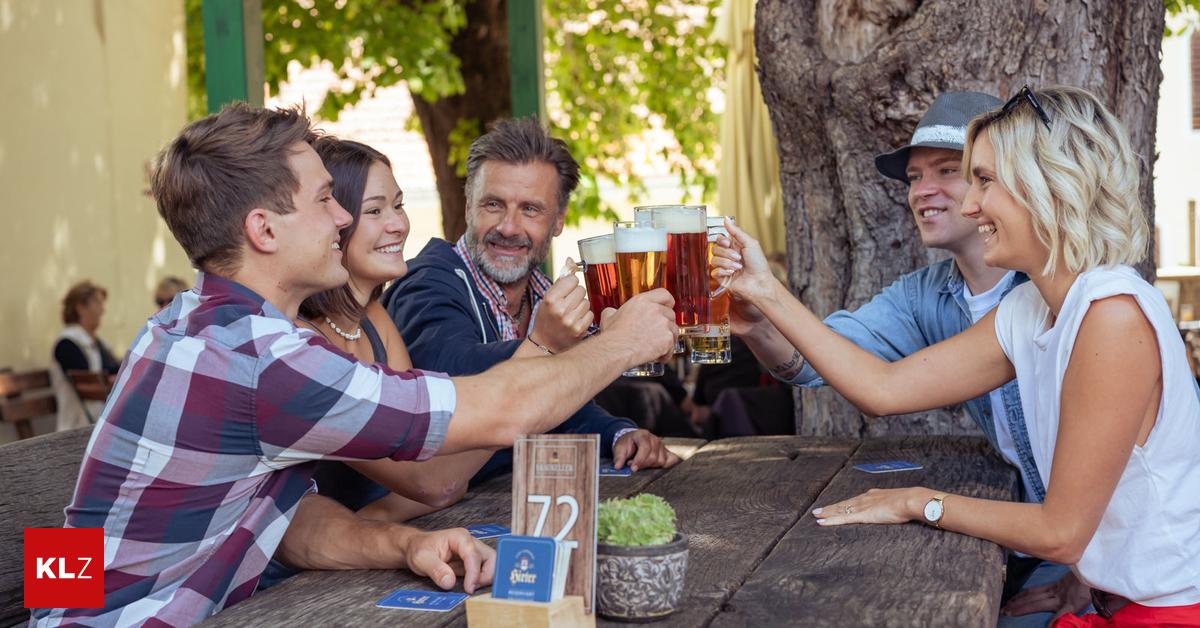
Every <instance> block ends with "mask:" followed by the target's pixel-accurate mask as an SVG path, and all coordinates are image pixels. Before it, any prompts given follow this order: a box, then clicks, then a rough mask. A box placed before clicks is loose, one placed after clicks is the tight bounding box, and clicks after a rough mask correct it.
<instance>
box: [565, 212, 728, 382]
mask: <svg viewBox="0 0 1200 628" xmlns="http://www.w3.org/2000/svg"><path fill="white" fill-rule="evenodd" d="M634 216H635V219H634V220H633V221H627V222H618V223H614V225H613V233H611V234H605V235H601V236H595V237H591V238H585V239H583V240H579V242H578V244H579V256H580V260H581V261H582V262H583V264H581V265H575V264H573V263H570V264H568V266H567V267H564V269H563V271H564V272H578V271H579V270H583V273H584V285H585V286H586V288H587V294H588V300H589V301H591V307H592V313H593V314H594V315H595V317H596V322H597V324H598V323H599V321H600V313H601V312H603V311H604V308H606V307H613V308H616V307H620V306H621V305H622V304H623V303H624V302H625V301H626V300H628V299H629V298H631V297H633V296H634V295H636V294H640V293H642V292H647V291H649V290H653V289H655V288H663V287H665V288H666V289H667V290H668V291H669V292H670V293H671V296H672V297H674V299H675V324H676V325H678V326H679V331H680V343H679V344H678V345H677V346H676V350H675V353H683V352H684V351H686V350H687V348H688V346H690V347H691V356H690V357H691V361H692V362H693V363H696V364H728V363H729V362H730V359H731V358H732V351H731V348H730V340H729V299H730V296H729V293H728V292H727V291H726V290H725V287H724V286H723V285H722V284H720V283H719V282H717V281H716V280H714V279H712V276H711V274H710V271H711V269H712V257H713V255H712V246H713V242H715V241H716V239H717V237H719V236H721V235H725V236H728V235H729V233H728V232H727V231H726V230H725V223H724V217H721V216H712V217H709V216H707V209H706V208H705V206H703V205H656V206H651V207H637V208H635V209H634ZM685 339H686V342H687V344H683V343H684V341H685ZM624 374H625V375H627V376H632V377H653V376H659V375H662V374H663V365H662V364H658V363H651V364H642V365H639V366H637V367H634V368H632V369H630V370H628V371H626V372H625V373H624Z"/></svg>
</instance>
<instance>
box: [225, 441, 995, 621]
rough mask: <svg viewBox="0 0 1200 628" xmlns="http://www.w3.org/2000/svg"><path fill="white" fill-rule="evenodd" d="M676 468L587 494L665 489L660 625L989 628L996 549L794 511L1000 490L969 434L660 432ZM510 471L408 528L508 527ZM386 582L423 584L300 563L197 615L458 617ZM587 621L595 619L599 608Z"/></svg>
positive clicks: (918, 529) (988, 459)
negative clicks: (670, 605)
mask: <svg viewBox="0 0 1200 628" xmlns="http://www.w3.org/2000/svg"><path fill="white" fill-rule="evenodd" d="M668 446H669V447H670V448H671V449H672V451H674V452H675V453H677V454H679V455H680V457H682V458H683V459H684V461H683V462H682V463H680V464H679V465H677V466H676V467H675V468H673V469H670V470H667V471H662V470H647V471H642V472H638V473H635V474H633V475H632V476H631V477H627V478H622V477H603V478H601V484H600V497H601V499H604V498H608V497H618V496H627V495H632V494H636V493H640V492H650V493H654V494H656V495H660V496H662V497H664V498H666V499H667V501H669V502H670V503H671V505H672V506H674V508H675V511H676V513H677V514H678V516H679V525H680V528H681V530H682V531H683V532H684V533H685V534H687V535H688V541H689V546H690V555H689V561H688V572H687V583H686V587H685V591H684V600H683V601H682V603H681V609H680V610H679V612H677V613H675V614H674V615H672V616H671V617H669V618H667V619H665V620H662V621H659V622H656V624H655V625H663V626H688V627H691V626H707V625H714V626H767V625H806V626H882V625H887V626H928V625H944V626H991V625H994V624H995V621H996V616H997V612H998V607H999V600H1000V591H1001V584H1002V580H1003V577H1004V553H1003V551H1002V550H1001V549H1000V548H999V547H997V546H996V545H994V544H992V543H989V542H986V541H982V540H979V539H974V538H970V537H966V536H962V535H960V534H955V533H951V532H944V531H941V530H935V529H933V528H930V527H928V526H925V525H923V524H920V523H909V524H905V525H891V526H843V527H834V528H823V527H820V526H818V525H817V524H816V521H815V520H814V519H813V517H812V516H811V515H809V514H808V512H809V511H810V510H811V509H812V508H814V507H816V506H819V505H823V504H827V503H830V502H833V501H837V500H840V499H844V498H846V497H850V496H852V495H855V494H857V493H859V492H862V491H865V490H867V489H869V488H872V487H880V488H892V487H901V486H913V485H922V486H927V487H930V488H934V489H938V490H944V491H950V492H954V493H958V494H965V495H971V496H976V497H987V498H995V499H1013V498H1014V495H1015V494H1016V481H1017V480H1016V473H1015V471H1014V470H1013V469H1012V468H1011V467H1009V466H1007V465H1005V464H1004V463H1003V462H1002V461H1001V460H1000V459H999V458H998V457H996V456H995V455H994V454H993V453H991V448H990V447H989V446H988V445H987V442H986V441H984V440H983V439H982V438H970V437H905V438H888V439H869V440H866V441H862V442H861V443H860V442H857V441H840V440H832V439H821V438H808V437H799V436H768V437H751V438H734V439H725V440H719V441H712V442H710V443H705V442H704V441H698V440H681V439H671V440H668ZM897 459H900V460H907V461H910V462H915V463H918V464H921V465H923V466H924V468H923V469H921V470H918V471H906V472H900V473H887V474H876V475H872V474H868V473H864V472H862V471H859V470H856V469H854V468H853V465H855V464H859V463H863V462H880V461H885V460H897ZM510 489H511V477H510V476H503V477H498V478H495V479H493V480H491V481H489V482H488V483H486V484H483V485H481V486H479V487H477V488H475V489H472V490H471V491H470V492H469V493H468V494H467V496H466V498H464V499H463V501H461V502H460V503H458V504H456V505H454V506H452V507H450V508H447V509H445V510H442V511H440V512H436V513H433V514H431V515H427V516H425V517H422V518H421V519H417V520H415V521H414V522H413V524H414V525H416V526H419V527H422V528H443V527H451V526H463V525H470V524H473V523H493V522H502V523H507V522H508V521H509V518H510V513H511V507H512V503H511V496H510ZM398 588H417V589H428V590H436V589H435V587H433V586H432V583H430V582H429V581H428V580H425V579H422V578H417V577H415V576H413V575H412V574H410V573H408V572H406V571H343V572H329V571H311V572H305V573H302V574H300V575H298V576H295V577H293V578H291V579H289V580H287V581H285V582H283V583H282V584H279V585H277V586H275V587H274V588H272V589H270V590H268V591H264V592H262V593H260V594H258V595H255V596H254V597H252V598H250V599H248V600H246V601H244V602H242V603H240V604H238V605H236V606H233V607H231V608H229V609H226V610H225V611H223V612H221V613H219V614H217V615H216V616H214V617H213V618H212V619H210V620H209V622H208V624H209V625H217V626H281V625H313V626H324V625H335V624H337V625H383V624H387V625H389V626H465V625H466V614H465V610H464V608H465V607H464V606H459V607H458V609H456V610H455V611H453V612H450V613H446V614H440V613H428V612H424V613H423V612H415V611H400V610H393V609H382V608H378V607H376V606H375V602H376V601H378V600H380V599H382V598H383V597H384V596H386V595H387V594H388V593H390V592H391V591H393V590H395V589H398ZM598 623H599V624H602V625H616V624H610V623H609V622H605V621H603V620H601V621H599V622H598Z"/></svg>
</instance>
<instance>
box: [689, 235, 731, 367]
mask: <svg viewBox="0 0 1200 628" xmlns="http://www.w3.org/2000/svg"><path fill="white" fill-rule="evenodd" d="M731 220H732V219H731ZM720 236H725V237H727V238H728V237H729V231H728V230H727V229H726V228H725V217H724V216H710V217H709V218H708V262H709V263H710V264H711V263H712V255H713V254H712V247H713V244H714V243H715V242H716V241H717V238H718V237H720ZM708 282H709V283H708V288H709V289H710V290H711V293H710V294H711V297H710V299H709V307H708V310H707V311H706V312H705V313H704V314H705V315H706V316H705V317H704V318H703V320H702V321H700V324H698V325H696V326H695V327H693V328H692V329H691V330H690V331H689V332H688V344H690V345H691V346H692V355H691V359H692V363H693V364H729V362H730V361H731V360H732V359H733V350H732V348H731V347H730V342H729V299H730V295H729V292H728V291H727V290H725V288H724V287H723V286H721V285H720V284H719V283H718V282H717V280H715V279H712V278H711V277H709V280H708Z"/></svg>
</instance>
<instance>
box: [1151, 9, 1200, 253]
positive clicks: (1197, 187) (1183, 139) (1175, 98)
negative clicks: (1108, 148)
mask: <svg viewBox="0 0 1200 628" xmlns="http://www.w3.org/2000/svg"><path fill="white" fill-rule="evenodd" d="M1194 32H1195V31H1194V30H1190V31H1189V32H1188V33H1185V34H1184V35H1182V36H1174V37H1167V38H1165V39H1163V45H1162V72H1163V81H1162V86H1161V88H1160V89H1159V99H1158V128H1157V131H1156V137H1157V139H1156V147H1157V152H1158V160H1157V161H1156V162H1155V164H1154V212H1155V217H1154V223H1155V226H1157V227H1158V235H1159V243H1158V247H1159V256H1160V257H1159V266H1164V267H1167V266H1182V265H1184V264H1187V262H1188V253H1189V252H1188V237H1189V233H1188V215H1187V202H1188V201H1189V200H1193V201H1196V202H1197V203H1198V204H1200V131H1196V130H1193V129H1192V113H1191V112H1192V80H1191V63H1190V59H1189V57H1190V46H1191V41H1190V40H1191V37H1200V34H1194ZM1198 211H1200V210H1198ZM1197 257H1198V258H1200V252H1198V254H1197Z"/></svg>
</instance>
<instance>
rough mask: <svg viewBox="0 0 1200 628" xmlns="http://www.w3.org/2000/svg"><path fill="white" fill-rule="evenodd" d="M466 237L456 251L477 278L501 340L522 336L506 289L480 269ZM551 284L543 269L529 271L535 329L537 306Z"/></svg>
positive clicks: (530, 316) (476, 282) (463, 237)
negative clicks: (509, 304) (510, 307)
mask: <svg viewBox="0 0 1200 628" xmlns="http://www.w3.org/2000/svg"><path fill="white" fill-rule="evenodd" d="M466 238H467V236H462V237H460V238H459V239H458V244H455V245H454V252H455V253H458V256H459V257H460V258H461V259H462V261H463V264H466V266H467V270H468V271H469V272H470V273H471V279H474V280H475V285H476V286H479V292H480V293H482V294H483V298H484V300H485V301H487V306H488V310H489V311H490V312H491V313H492V317H493V318H495V319H496V327H497V328H498V329H499V330H500V340H516V339H517V338H520V337H521V335H520V334H519V333H517V326H516V321H514V320H513V317H512V314H509V313H508V297H506V296H504V290H503V289H502V288H500V284H498V283H496V282H495V281H493V280H492V278H491V277H488V276H487V275H486V274H485V273H484V272H483V271H481V270H479V267H478V266H476V265H475V262H474V261H473V260H471V252H470V251H468V250H467V242H466ZM551 285H552V284H551V282H550V278H549V277H547V276H546V274H545V273H543V272H542V271H540V270H538V269H536V268H535V269H533V271H532V272H530V273H529V291H530V292H532V293H533V303H532V304H531V305H532V307H533V311H532V313H531V314H530V315H529V328H530V329H533V321H534V319H535V318H536V317H537V306H538V305H539V304H540V303H541V302H542V297H545V296H546V291H547V290H549V289H550V286H551Z"/></svg>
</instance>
